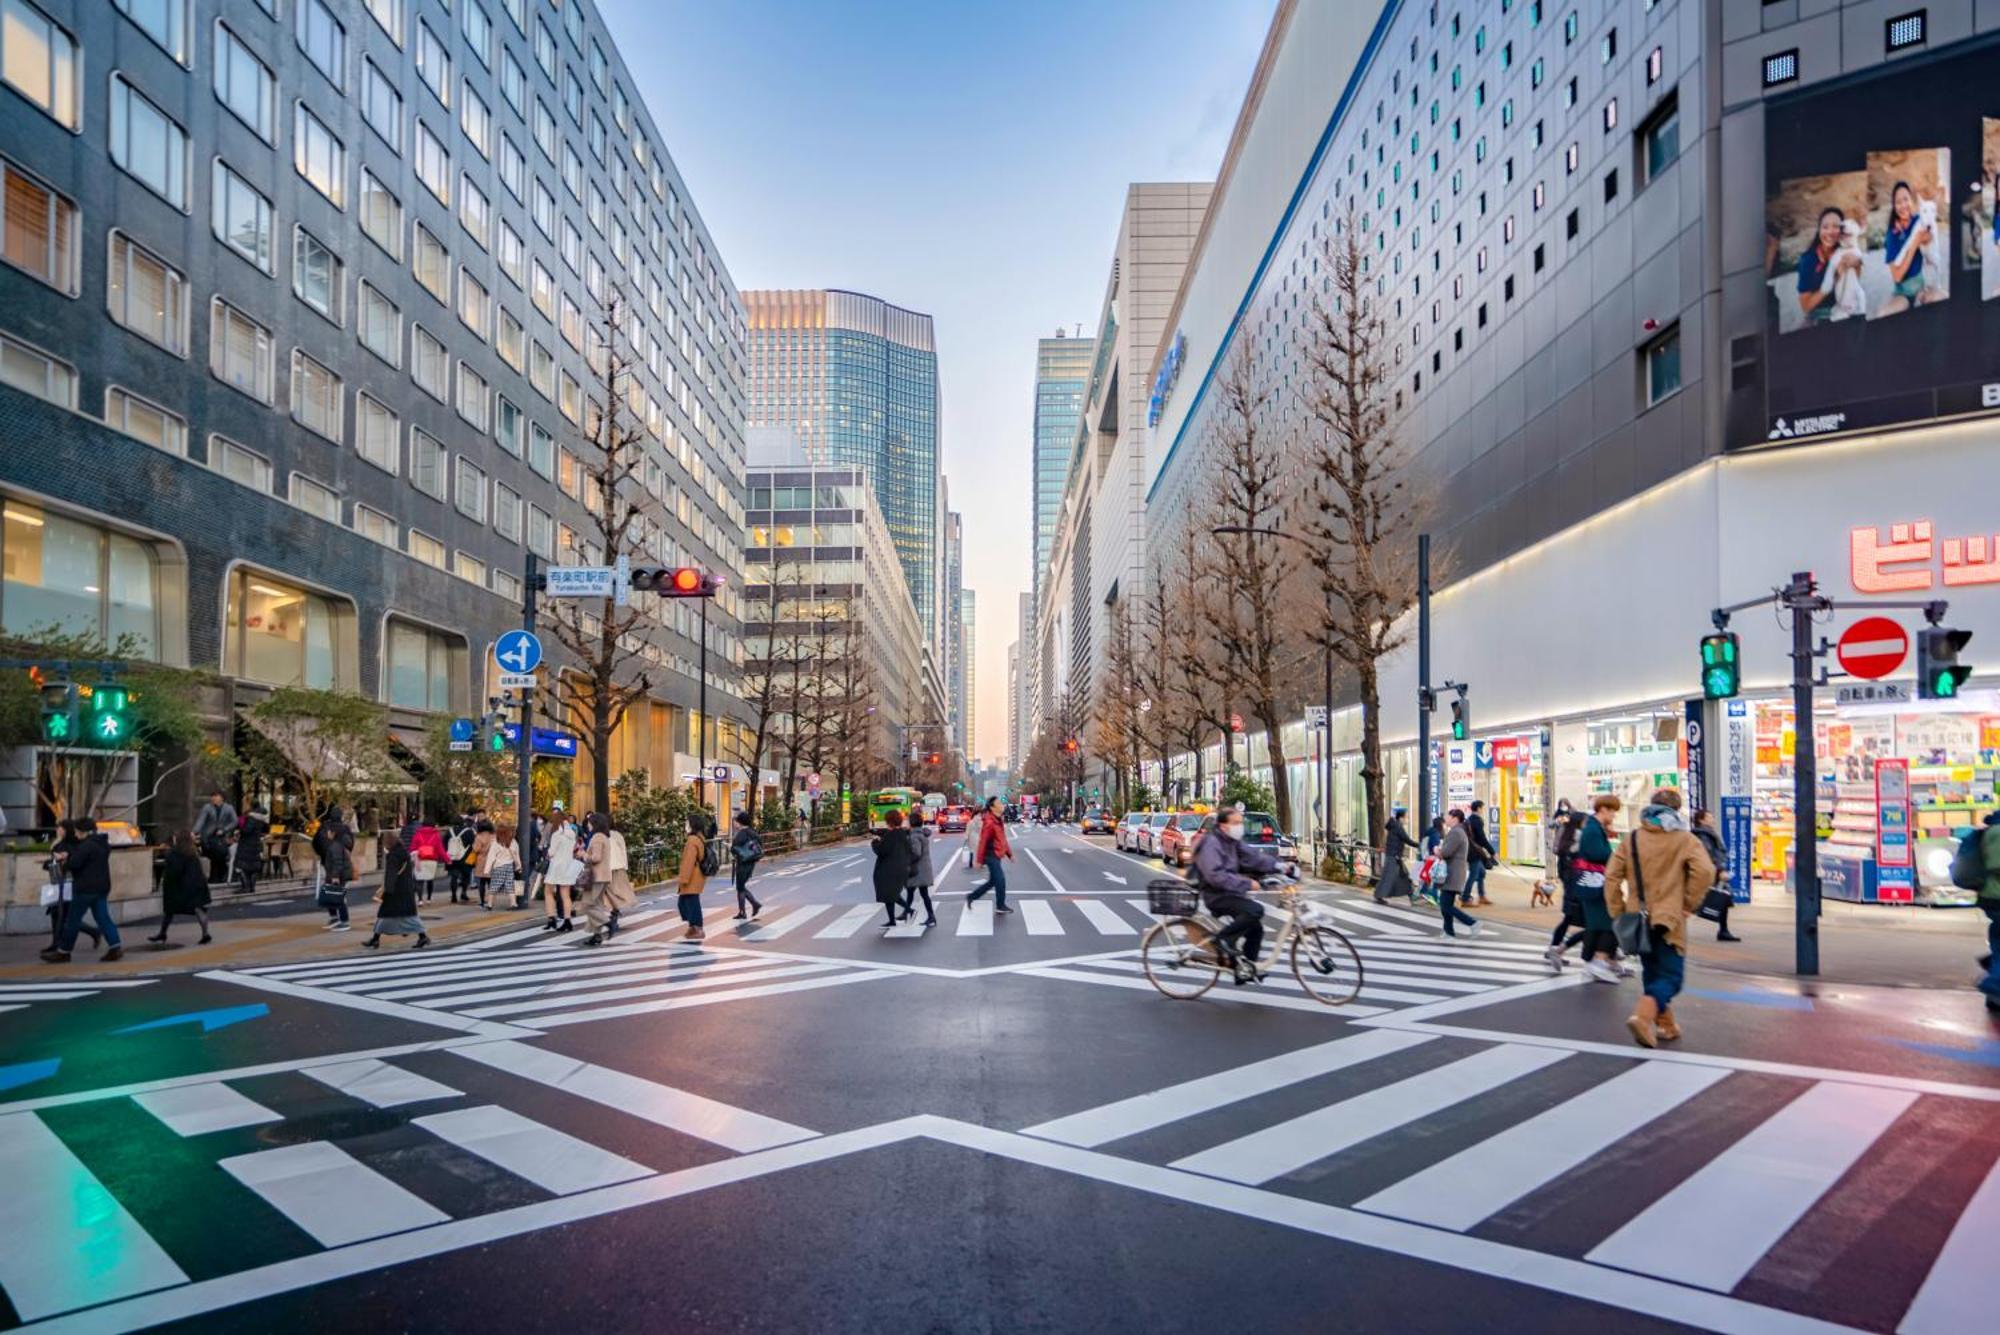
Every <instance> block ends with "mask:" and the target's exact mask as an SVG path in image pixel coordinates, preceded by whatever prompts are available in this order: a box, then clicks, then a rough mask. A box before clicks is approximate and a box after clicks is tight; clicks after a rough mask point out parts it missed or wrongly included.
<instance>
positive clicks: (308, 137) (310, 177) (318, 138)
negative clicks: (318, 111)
mask: <svg viewBox="0 0 2000 1335" xmlns="http://www.w3.org/2000/svg"><path fill="white" fill-rule="evenodd" d="M292 166H293V167H295V168H297V170H298V173H299V175H301V176H303V177H305V178H306V180H307V181H309V182H311V183H312V187H313V189H315V190H317V191H319V192H320V193H321V194H322V195H325V196H326V197H327V198H328V199H330V200H332V201H333V206H334V207H335V208H345V207H346V206H347V149H346V147H345V146H344V145H342V144H341V142H340V141H339V140H338V139H336V138H334V137H333V131H331V130H329V129H327V128H326V125H325V124H324V123H323V122H321V120H320V118H319V117H317V116H315V115H313V114H312V112H310V111H308V110H306V104H305V103H303V102H300V103H298V104H297V109H296V114H295V115H294V116H293V118H292Z"/></svg>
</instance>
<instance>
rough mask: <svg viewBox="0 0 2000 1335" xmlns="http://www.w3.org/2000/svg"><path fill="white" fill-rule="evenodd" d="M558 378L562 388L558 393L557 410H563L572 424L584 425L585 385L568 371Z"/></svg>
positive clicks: (563, 413)
mask: <svg viewBox="0 0 2000 1335" xmlns="http://www.w3.org/2000/svg"><path fill="white" fill-rule="evenodd" d="M558 380H559V381H560V382H561V388H560V389H559V390H558V391H557V394H556V409H557V411H559V412H561V413H562V415H563V416H564V417H567V418H568V419H569V420H570V423H571V424H572V425H574V426H582V425H583V386H582V385H579V384H578V383H577V381H576V377H575V376H573V375H571V374H570V373H569V372H568V371H564V372H563V373H562V374H561V375H560V376H559V377H558Z"/></svg>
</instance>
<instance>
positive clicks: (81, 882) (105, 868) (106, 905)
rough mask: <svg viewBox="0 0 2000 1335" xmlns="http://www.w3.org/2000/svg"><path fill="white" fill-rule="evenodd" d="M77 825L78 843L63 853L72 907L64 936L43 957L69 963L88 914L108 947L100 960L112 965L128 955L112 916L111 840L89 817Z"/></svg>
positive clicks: (67, 917) (54, 962) (82, 818)
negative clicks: (120, 941)
mask: <svg viewBox="0 0 2000 1335" xmlns="http://www.w3.org/2000/svg"><path fill="white" fill-rule="evenodd" d="M75 828H76V844H75V846H74V847H72V848H70V849H69V850H68V851H67V852H65V853H64V854H63V875H64V876H65V877H67V878H68V880H69V886H70V896H71V898H70V904H69V909H68V911H67V912H65V913H64V914H63V920H62V932H61V935H60V936H59V937H58V938H57V940H56V943H55V944H54V945H53V946H51V947H49V948H48V949H47V950H44V951H43V952H42V958H43V959H44V960H46V961H47V962H49V963H50V964H68V963H69V960H70V952H71V951H72V950H73V949H75V947H76V934H77V933H78V932H80V931H82V930H83V915H84V914H86V913H87V914H89V915H90V916H91V917H92V918H94V919H95V920H96V921H97V932H96V933H93V935H95V936H99V937H101V938H102V940H103V941H104V942H105V944H106V945H107V946H108V947H109V949H107V950H106V951H105V952H104V953H103V954H102V955H100V956H98V960H99V962H100V963H104V964H110V963H111V962H112V961H114V960H121V959H123V958H125V947H124V946H123V945H121V944H120V943H119V940H118V924H117V923H116V922H114V921H112V918H111V905H110V900H111V841H110V840H108V839H106V838H105V837H104V836H103V835H102V834H99V833H98V832H97V822H96V821H95V820H92V819H91V818H90V817H89V816H79V817H77V820H76V826H75Z"/></svg>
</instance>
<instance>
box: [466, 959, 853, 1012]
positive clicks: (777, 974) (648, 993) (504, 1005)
mask: <svg viewBox="0 0 2000 1335" xmlns="http://www.w3.org/2000/svg"><path fill="white" fill-rule="evenodd" d="M770 963H773V964H783V961H779V960H772V961H770ZM724 967H725V966H721V965H718V966H717V969H722V968H724ZM752 967H754V966H752ZM841 967H843V966H841V965H838V964H791V965H784V966H783V967H781V968H776V969H767V970H765V971H764V972H762V973H753V974H750V975H746V977H755V978H760V979H762V978H782V977H789V976H790V975H792V974H796V973H818V972H821V971H823V970H827V969H837V968H841ZM715 974H716V969H704V970H702V971H701V972H700V973H697V974H694V975H692V976H690V977H686V978H669V979H668V980H667V981H665V982H663V983H633V984H629V985H627V986H622V987H606V988H598V989H595V990H592V991H587V992H576V993H573V994H570V995H566V996H560V997H554V996H547V995H543V996H537V997H533V998H530V999H528V1000H514V1001H503V1002H501V1003H500V1004H498V1005H494V1006H477V1007H474V1008H473V1009H471V1010H467V1011H464V1012H461V1013H462V1014H465V1015H471V1016H477V1017H478V1018H480V1019H485V1018H487V1017H490V1016H495V1015H516V1016H521V1017H524V1018H523V1019H522V1021H521V1022H522V1023H523V1024H527V1025H533V1026H536V1027H537V1028H539V1027H540V1026H541V1024H542V1021H540V1020H537V1019H531V1018H526V1017H531V1016H534V1015H536V1014H537V1013H539V1012H542V1011H561V1010H565V1009H567V1008H569V1007H573V1006H595V1005H597V1004H599V1003H600V1002H605V1001H624V1000H626V999H628V998H631V997H657V996H661V995H663V994H666V993H672V992H686V991H691V990H693V989H695V988H698V987H707V986H710V985H711V984H713V983H714V982H716V981H717V980H716V978H715ZM720 981H722V982H724V983H735V982H737V981H739V980H738V979H735V978H730V977H724V978H722V979H721V980H720ZM435 1004H439V1005H442V1004H443V1003H441V1002H440V1003H435Z"/></svg>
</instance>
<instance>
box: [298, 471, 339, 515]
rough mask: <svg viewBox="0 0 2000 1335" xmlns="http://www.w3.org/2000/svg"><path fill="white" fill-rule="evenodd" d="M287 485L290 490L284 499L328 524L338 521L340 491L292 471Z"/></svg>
mask: <svg viewBox="0 0 2000 1335" xmlns="http://www.w3.org/2000/svg"><path fill="white" fill-rule="evenodd" d="M289 486H290V492H289V494H288V495H287V496H286V498H285V499H287V500H289V501H290V502H291V503H292V504H293V505H296V506H298V507H299V509H301V510H304V511H305V512H306V513H307V514H309V515H313V516H315V517H316V518H319V519H324V520H326V522H327V523H329V524H338V523H339V522H340V493H339V492H337V491H335V490H334V489H333V488H332V487H329V486H327V485H326V484H325V483H324V482H319V481H316V480H314V479H313V478H309V477H307V476H306V475H305V474H304V473H293V474H292V476H291V479H290V483H289Z"/></svg>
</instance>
